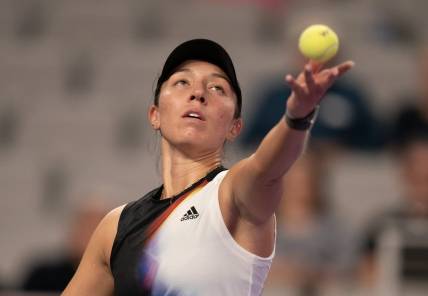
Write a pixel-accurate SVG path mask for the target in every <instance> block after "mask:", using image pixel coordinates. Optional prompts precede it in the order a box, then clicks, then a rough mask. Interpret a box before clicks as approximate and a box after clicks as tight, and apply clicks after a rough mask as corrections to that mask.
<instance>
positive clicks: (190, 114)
mask: <svg viewBox="0 0 428 296" xmlns="http://www.w3.org/2000/svg"><path fill="white" fill-rule="evenodd" d="M182 117H183V118H194V119H199V120H202V121H205V117H204V116H203V114H202V113H201V112H199V111H195V110H189V111H187V112H185V113H184V114H183V116H182Z"/></svg>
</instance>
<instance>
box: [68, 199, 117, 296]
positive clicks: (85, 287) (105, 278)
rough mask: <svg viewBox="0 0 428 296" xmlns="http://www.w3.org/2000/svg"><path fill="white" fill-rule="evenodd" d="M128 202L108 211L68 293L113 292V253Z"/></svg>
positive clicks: (71, 294)
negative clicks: (121, 215) (118, 229)
mask: <svg viewBox="0 0 428 296" xmlns="http://www.w3.org/2000/svg"><path fill="white" fill-rule="evenodd" d="M123 208H124V206H121V207H118V208H116V209H114V210H113V211H111V212H110V213H108V214H107V215H106V216H105V217H104V218H103V219H102V221H101V222H100V224H99V225H98V226H97V228H96V229H95V231H94V233H93V234H92V237H91V239H90V241H89V243H88V246H87V247H86V250H85V253H84V254H83V257H82V260H81V262H80V264H79V267H78V269H77V271H76V273H75V275H74V276H73V278H72V280H71V281H70V283H69V284H68V286H67V288H66V289H65V290H64V292H63V294H62V295H64V296H68V295H70V296H73V295H79V296H85V295H100V296H101V295H113V289H114V284H113V276H112V274H111V270H110V253H111V248H112V245H113V241H114V238H115V236H116V232H117V225H118V222H119V217H120V214H121V212H122V210H123Z"/></svg>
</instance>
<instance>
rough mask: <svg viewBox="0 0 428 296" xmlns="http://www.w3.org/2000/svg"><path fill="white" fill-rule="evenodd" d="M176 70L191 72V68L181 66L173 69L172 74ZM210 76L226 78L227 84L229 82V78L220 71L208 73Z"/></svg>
mask: <svg viewBox="0 0 428 296" xmlns="http://www.w3.org/2000/svg"><path fill="white" fill-rule="evenodd" d="M178 72H192V70H190V69H188V68H181V69H178V70H177V71H175V72H174V73H173V74H175V73H178ZM210 76H212V77H218V78H222V79H224V80H226V81H227V82H228V83H229V84H231V82H230V79H229V78H228V77H227V76H226V75H223V74H221V73H217V72H213V73H211V74H210Z"/></svg>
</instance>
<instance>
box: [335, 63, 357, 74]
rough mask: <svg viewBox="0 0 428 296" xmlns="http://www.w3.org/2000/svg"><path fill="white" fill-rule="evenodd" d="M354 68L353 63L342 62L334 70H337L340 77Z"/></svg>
mask: <svg viewBox="0 0 428 296" xmlns="http://www.w3.org/2000/svg"><path fill="white" fill-rule="evenodd" d="M354 66H355V63H354V62H353V61H347V62H344V63H342V64H340V65H338V66H336V67H335V68H337V70H338V72H339V73H338V75H339V76H342V75H343V74H345V73H346V72H348V71H349V70H351V69H352V68H353V67H354Z"/></svg>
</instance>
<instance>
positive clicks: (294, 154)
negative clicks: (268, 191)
mask: <svg viewBox="0 0 428 296" xmlns="http://www.w3.org/2000/svg"><path fill="white" fill-rule="evenodd" d="M308 134H309V132H308V131H299V130H296V129H292V128H290V127H289V126H288V125H287V124H286V122H285V120H284V118H283V117H282V118H281V120H280V121H279V122H278V123H277V124H276V125H275V126H274V127H273V128H272V129H271V131H270V132H269V133H268V134H267V135H266V137H265V138H264V139H263V141H262V142H261V144H260V146H259V147H258V149H257V150H256V152H255V153H254V155H253V161H254V162H255V166H256V167H257V171H258V172H257V173H258V175H259V176H260V178H261V179H262V180H263V181H264V182H272V181H275V180H278V179H279V178H281V177H282V176H283V175H284V174H285V173H286V172H287V170H288V169H289V168H290V167H291V165H292V164H293V163H294V161H295V160H296V159H297V158H298V157H299V156H300V154H301V153H302V151H303V149H304V147H305V143H306V141H307V138H308Z"/></svg>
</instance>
